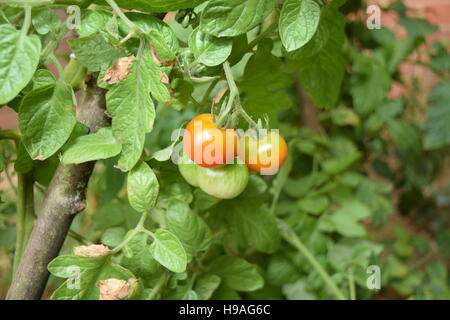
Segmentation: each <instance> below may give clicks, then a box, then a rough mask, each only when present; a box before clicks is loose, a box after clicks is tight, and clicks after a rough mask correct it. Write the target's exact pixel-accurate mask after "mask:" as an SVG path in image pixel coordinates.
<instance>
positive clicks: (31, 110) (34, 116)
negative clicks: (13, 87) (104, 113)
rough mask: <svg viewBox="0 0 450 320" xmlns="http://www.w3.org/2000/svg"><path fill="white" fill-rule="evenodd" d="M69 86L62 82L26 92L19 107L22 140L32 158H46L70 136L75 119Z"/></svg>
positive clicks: (73, 103)
mask: <svg viewBox="0 0 450 320" xmlns="http://www.w3.org/2000/svg"><path fill="white" fill-rule="evenodd" d="M74 106H75V102H74V98H73V91H72V88H71V87H70V86H68V85H67V84H65V83H63V82H57V83H56V84H55V85H46V86H44V87H40V88H38V89H35V90H33V91H31V92H30V93H28V94H27V95H26V96H25V97H24V98H23V100H22V103H21V105H20V108H19V125H20V130H21V131H22V134H23V136H22V142H23V144H24V145H25V148H26V149H27V151H28V153H29V154H30V156H31V158H33V159H36V160H45V159H47V158H48V157H50V156H52V155H53V154H54V153H56V152H57V151H58V150H59V149H60V148H61V147H62V146H63V144H64V143H65V142H66V141H67V139H69V137H70V134H71V133H72V129H73V127H74V126H75V123H76V120H75V115H74V109H75V107H74Z"/></svg>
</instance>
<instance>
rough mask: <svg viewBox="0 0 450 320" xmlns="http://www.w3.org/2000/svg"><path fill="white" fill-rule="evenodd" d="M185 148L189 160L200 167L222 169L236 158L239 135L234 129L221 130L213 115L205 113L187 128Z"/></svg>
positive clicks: (192, 121) (184, 140) (184, 139)
mask: <svg viewBox="0 0 450 320" xmlns="http://www.w3.org/2000/svg"><path fill="white" fill-rule="evenodd" d="M215 118H216V119H217V118H218V116H217V115H216V116H215ZM183 146H184V152H185V153H186V155H187V156H188V158H189V159H191V160H192V161H194V162H195V163H196V164H198V165H199V166H201V167H205V168H216V167H221V166H224V165H226V164H228V163H232V162H233V159H234V158H235V157H236V154H237V135H236V133H235V132H234V130H232V129H226V130H223V129H220V128H219V127H217V126H216V124H215V123H214V121H213V119H212V116H211V114H210V113H204V114H200V115H198V116H196V117H195V118H193V119H192V120H191V121H190V122H189V123H188V125H187V126H186V130H185V131H184V135H183Z"/></svg>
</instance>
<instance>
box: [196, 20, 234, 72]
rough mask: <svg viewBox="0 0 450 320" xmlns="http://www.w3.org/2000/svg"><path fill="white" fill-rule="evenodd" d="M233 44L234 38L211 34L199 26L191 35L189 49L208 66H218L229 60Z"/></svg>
mask: <svg viewBox="0 0 450 320" xmlns="http://www.w3.org/2000/svg"><path fill="white" fill-rule="evenodd" d="M232 46H233V40H232V39H229V38H216V37H214V36H210V35H208V34H206V33H203V32H201V31H200V28H198V27H197V28H196V29H194V31H192V33H191V35H190V37H189V49H190V50H191V52H192V53H193V54H194V57H195V59H196V60H197V61H198V62H200V63H203V64H204V65H207V66H217V65H219V64H221V63H223V62H224V61H225V60H227V58H228V56H229V55H230V53H231V48H232Z"/></svg>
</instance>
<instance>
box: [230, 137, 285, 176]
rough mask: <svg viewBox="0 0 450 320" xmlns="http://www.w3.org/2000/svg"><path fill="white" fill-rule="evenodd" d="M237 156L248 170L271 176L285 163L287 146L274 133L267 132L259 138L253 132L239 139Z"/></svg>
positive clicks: (282, 139) (281, 138)
mask: <svg viewBox="0 0 450 320" xmlns="http://www.w3.org/2000/svg"><path fill="white" fill-rule="evenodd" d="M238 154H239V158H240V159H241V160H242V161H244V162H245V164H246V165H247V167H248V168H249V169H250V170H252V171H255V172H258V173H260V174H263V175H272V174H275V173H277V172H278V169H279V168H280V167H281V166H282V165H283V164H284V162H285V161H286V158H287V155H288V146H287V144H286V141H285V140H284V138H283V137H282V136H280V135H279V134H278V133H277V132H275V131H267V132H265V133H264V134H260V135H259V137H257V134H256V132H255V131H253V132H252V131H250V132H247V133H246V134H245V135H243V136H242V137H241V138H240V139H239V148H238Z"/></svg>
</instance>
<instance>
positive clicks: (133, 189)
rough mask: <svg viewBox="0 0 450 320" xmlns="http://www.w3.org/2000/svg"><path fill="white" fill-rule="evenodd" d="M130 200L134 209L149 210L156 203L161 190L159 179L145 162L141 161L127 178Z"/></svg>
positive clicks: (139, 210)
mask: <svg viewBox="0 0 450 320" xmlns="http://www.w3.org/2000/svg"><path fill="white" fill-rule="evenodd" d="M127 191H128V200H129V201H130V204H131V206H132V207H133V209H134V210H136V211H138V212H145V211H149V210H150V209H151V208H152V207H153V206H154V205H155V203H156V199H157V197H158V191H159V183H158V179H156V176H155V173H154V172H153V170H152V169H151V168H150V167H149V166H148V164H146V163H145V162H139V163H138V164H137V165H136V166H135V167H134V168H133V169H132V170H131V171H130V172H129V173H128V178H127Z"/></svg>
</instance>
